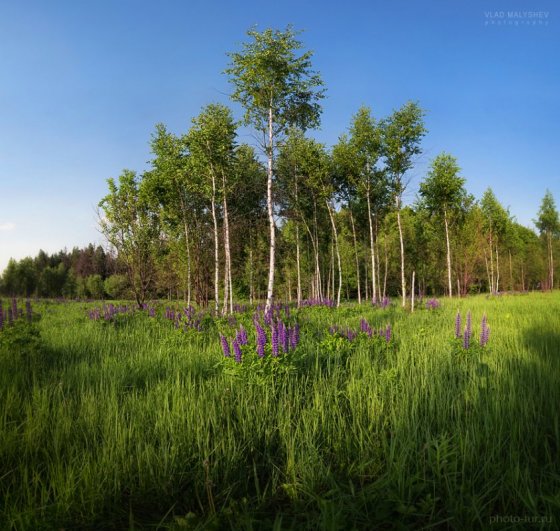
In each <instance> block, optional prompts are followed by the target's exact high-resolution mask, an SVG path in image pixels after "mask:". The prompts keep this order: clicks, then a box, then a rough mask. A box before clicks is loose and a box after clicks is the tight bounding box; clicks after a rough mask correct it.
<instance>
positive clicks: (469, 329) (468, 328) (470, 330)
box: [466, 311, 472, 338]
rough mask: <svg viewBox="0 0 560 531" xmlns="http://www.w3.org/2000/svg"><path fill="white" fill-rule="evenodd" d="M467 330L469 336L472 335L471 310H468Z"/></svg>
mask: <svg viewBox="0 0 560 531" xmlns="http://www.w3.org/2000/svg"><path fill="white" fill-rule="evenodd" d="M466 330H467V333H468V335H469V338H470V337H471V336H472V316H471V312H470V311H468V312H467V325H466Z"/></svg>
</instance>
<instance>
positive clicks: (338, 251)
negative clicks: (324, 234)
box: [326, 201, 342, 307]
mask: <svg viewBox="0 0 560 531" xmlns="http://www.w3.org/2000/svg"><path fill="white" fill-rule="evenodd" d="M326 203H327V210H328V212H329V218H330V219H331V225H332V230H333V236H334V246H335V249H336V258H337V261H338V290H337V293H336V306H337V307H338V306H340V292H341V290H342V262H341V260H340V249H339V248H338V231H337V230H336V223H335V221H334V214H333V211H332V205H331V204H330V203H329V202H328V201H326ZM333 258H334V256H333ZM333 296H334V274H333Z"/></svg>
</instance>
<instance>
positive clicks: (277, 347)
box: [220, 311, 299, 363]
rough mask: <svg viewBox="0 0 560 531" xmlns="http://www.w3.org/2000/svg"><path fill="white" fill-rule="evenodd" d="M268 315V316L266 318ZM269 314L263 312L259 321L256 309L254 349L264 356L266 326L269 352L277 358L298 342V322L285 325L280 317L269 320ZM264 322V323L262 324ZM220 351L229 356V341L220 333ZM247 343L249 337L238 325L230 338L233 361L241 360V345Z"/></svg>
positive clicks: (259, 355) (239, 361)
mask: <svg viewBox="0 0 560 531" xmlns="http://www.w3.org/2000/svg"><path fill="white" fill-rule="evenodd" d="M267 315H268V318H267ZM271 319H272V318H271V317H270V314H265V315H264V319H263V321H262V322H261V320H260V319H259V313H258V311H257V312H256V313H255V315H254V316H253V324H254V326H255V349H256V352H257V356H258V357H259V358H261V359H262V358H264V356H265V349H266V345H267V343H268V341H269V338H268V334H267V330H266V329H267V328H268V329H269V330H270V353H271V356H272V357H274V358H277V357H278V356H279V355H280V354H281V353H284V354H287V353H288V352H290V351H292V350H294V349H295V348H296V347H297V345H298V343H299V324H297V323H296V324H295V325H294V326H291V327H290V326H287V325H286V323H284V321H283V320H282V319H280V318H277V319H274V320H271ZM263 323H264V325H263ZM220 342H221V345H222V351H223V353H224V356H225V357H226V358H228V357H230V356H231V348H230V342H229V340H228V338H227V337H226V336H224V335H223V334H221V335H220ZM244 345H249V337H248V334H247V330H245V328H244V327H243V325H241V326H240V328H239V330H237V331H236V333H235V336H234V338H233V339H232V340H231V346H232V348H233V352H234V357H235V361H237V362H238V363H241V361H242V348H241V347H242V346H244Z"/></svg>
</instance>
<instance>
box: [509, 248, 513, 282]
mask: <svg viewBox="0 0 560 531" xmlns="http://www.w3.org/2000/svg"><path fill="white" fill-rule="evenodd" d="M508 254H509V289H510V290H511V291H513V289H514V286H513V265H512V263H511V250H508Z"/></svg>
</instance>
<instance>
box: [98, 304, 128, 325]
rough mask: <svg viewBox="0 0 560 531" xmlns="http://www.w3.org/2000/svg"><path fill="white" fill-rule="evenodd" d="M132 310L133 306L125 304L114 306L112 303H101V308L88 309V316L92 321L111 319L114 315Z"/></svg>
mask: <svg viewBox="0 0 560 531" xmlns="http://www.w3.org/2000/svg"><path fill="white" fill-rule="evenodd" d="M132 311H134V308H133V307H131V306H127V305H121V306H115V305H114V304H107V305H105V304H104V305H103V306H102V307H101V308H92V309H91V310H89V311H88V317H89V318H90V319H91V320H92V321H99V320H100V319H104V320H105V321H111V320H112V319H113V318H114V317H115V316H116V315H119V314H124V313H129V312H132Z"/></svg>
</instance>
